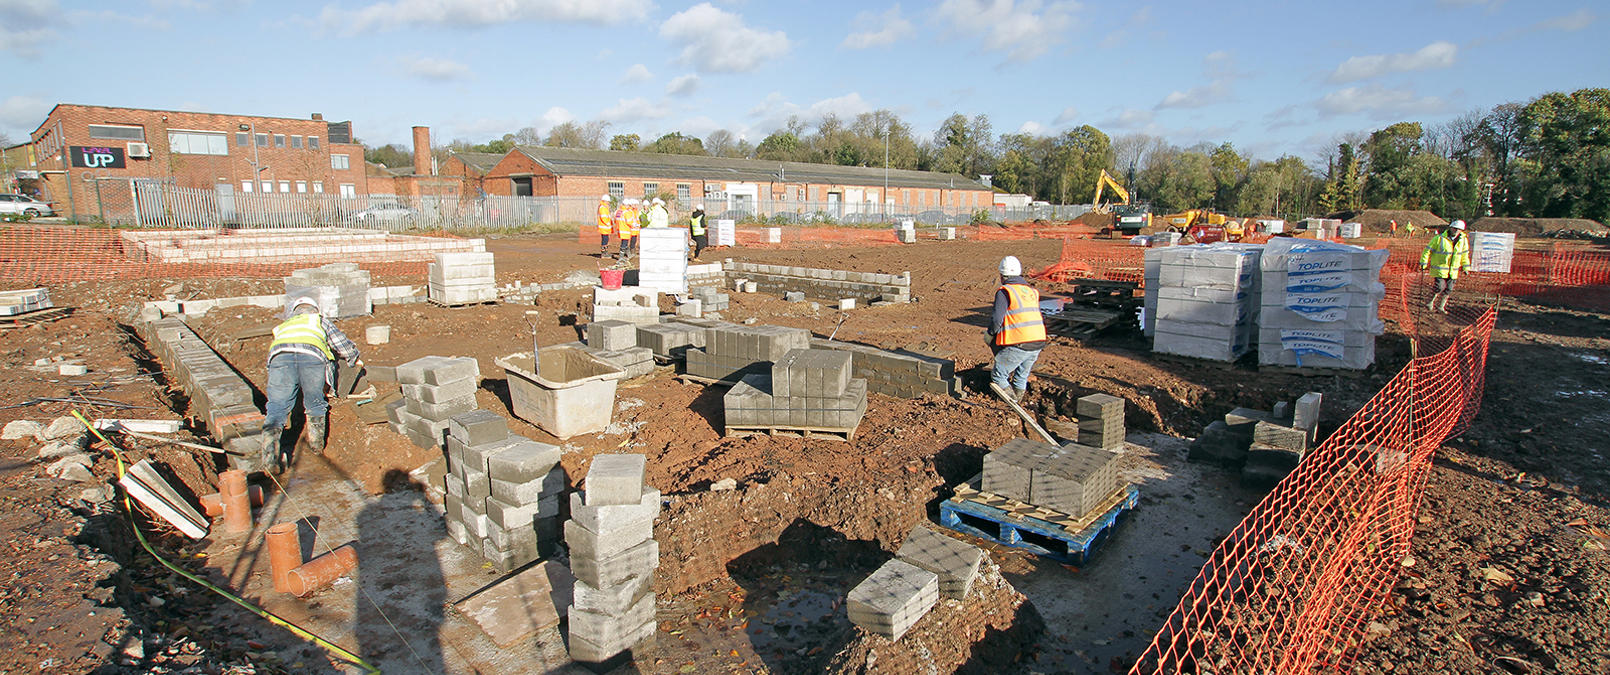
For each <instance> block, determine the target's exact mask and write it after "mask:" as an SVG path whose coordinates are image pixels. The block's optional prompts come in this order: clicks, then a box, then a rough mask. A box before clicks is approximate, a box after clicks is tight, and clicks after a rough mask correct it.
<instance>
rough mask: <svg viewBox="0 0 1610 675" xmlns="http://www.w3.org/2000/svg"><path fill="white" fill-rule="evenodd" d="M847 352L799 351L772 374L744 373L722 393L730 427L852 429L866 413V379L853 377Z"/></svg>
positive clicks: (775, 366)
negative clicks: (741, 377)
mask: <svg viewBox="0 0 1610 675" xmlns="http://www.w3.org/2000/svg"><path fill="white" fill-rule="evenodd" d="M850 363H851V358H850V354H849V353H848V352H841V351H832V350H826V349H794V350H790V351H789V352H788V353H786V354H784V355H783V357H782V358H780V359H778V360H777V361H776V362H774V363H773V364H772V366H771V372H770V373H769V374H763V373H756V374H751V375H745V376H744V378H743V379H742V380H740V381H739V382H738V384H736V385H733V387H732V389H730V390H728V391H727V393H726V395H725V396H723V397H722V399H721V401H722V406H723V410H724V415H725V417H726V426H727V427H729V428H751V429H752V428H775V427H799V428H807V429H828V430H836V431H853V430H854V429H855V428H856V427H857V426H859V425H860V424H861V418H862V417H865V416H866V406H867V382H866V380H863V379H858V378H852V377H850V373H851V366H850Z"/></svg>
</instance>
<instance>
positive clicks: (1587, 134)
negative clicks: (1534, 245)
mask: <svg viewBox="0 0 1610 675" xmlns="http://www.w3.org/2000/svg"><path fill="white" fill-rule="evenodd" d="M1519 122H1520V124H1519V132H1520V134H1519V136H1520V143H1521V154H1522V155H1523V156H1524V157H1525V158H1526V159H1527V160H1529V161H1530V162H1531V164H1532V165H1533V166H1534V167H1535V171H1536V175H1535V176H1533V177H1532V178H1531V179H1530V180H1529V182H1528V184H1527V185H1526V186H1525V187H1524V196H1525V203H1526V204H1527V207H1528V209H1529V210H1530V211H1531V212H1532V213H1533V215H1538V216H1544V217H1556V218H1591V219H1594V220H1598V221H1601V222H1604V221H1606V220H1610V89H1602V88H1595V89H1578V90H1577V91H1574V92H1571V93H1570V94H1566V93H1563V92H1551V93H1548V94H1544V95H1542V96H1540V97H1538V98H1537V100H1534V101H1532V102H1531V103H1528V104H1527V105H1526V107H1525V108H1524V109H1523V110H1522V111H1521V114H1520V120H1519Z"/></svg>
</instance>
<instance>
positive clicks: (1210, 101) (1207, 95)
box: [1157, 80, 1231, 110]
mask: <svg viewBox="0 0 1610 675" xmlns="http://www.w3.org/2000/svg"><path fill="white" fill-rule="evenodd" d="M1230 96H1231V94H1230V83H1229V82H1227V81H1225V80H1214V81H1212V82H1209V83H1207V84H1202V85H1197V86H1195V87H1191V88H1190V89H1187V90H1185V91H1172V92H1169V94H1168V95H1167V96H1164V97H1163V101H1162V102H1161V103H1158V104H1157V109H1158V110H1162V109H1165V108H1202V107H1206V106H1210V105H1215V104H1218V103H1224V102H1225V101H1227V100H1229V99H1230Z"/></svg>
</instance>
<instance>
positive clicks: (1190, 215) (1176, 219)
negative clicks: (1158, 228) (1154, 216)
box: [1162, 209, 1228, 232]
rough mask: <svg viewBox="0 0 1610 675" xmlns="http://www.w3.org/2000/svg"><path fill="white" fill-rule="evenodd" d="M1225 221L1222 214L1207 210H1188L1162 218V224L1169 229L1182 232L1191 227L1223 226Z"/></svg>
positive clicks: (1225, 218)
mask: <svg viewBox="0 0 1610 675" xmlns="http://www.w3.org/2000/svg"><path fill="white" fill-rule="evenodd" d="M1227 219H1228V218H1227V217H1226V216H1225V215H1224V214H1222V213H1214V212H1213V211H1209V210H1207V209H1190V210H1186V211H1181V212H1179V213H1170V214H1168V215H1166V216H1162V221H1163V222H1162V224H1163V226H1165V227H1168V228H1170V229H1174V230H1177V231H1179V232H1184V231H1186V230H1188V229H1190V228H1191V226H1193V225H1223V224H1224V222H1225V220H1227Z"/></svg>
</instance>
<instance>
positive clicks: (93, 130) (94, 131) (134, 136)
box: [89, 124, 145, 141]
mask: <svg viewBox="0 0 1610 675" xmlns="http://www.w3.org/2000/svg"><path fill="white" fill-rule="evenodd" d="M89 137H90V138H104V139H107V140H113V141H143V140H145V127H130V126H123V125H112V124H91V125H89Z"/></svg>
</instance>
